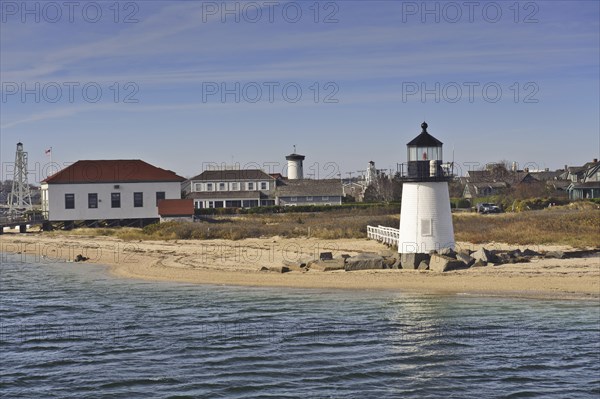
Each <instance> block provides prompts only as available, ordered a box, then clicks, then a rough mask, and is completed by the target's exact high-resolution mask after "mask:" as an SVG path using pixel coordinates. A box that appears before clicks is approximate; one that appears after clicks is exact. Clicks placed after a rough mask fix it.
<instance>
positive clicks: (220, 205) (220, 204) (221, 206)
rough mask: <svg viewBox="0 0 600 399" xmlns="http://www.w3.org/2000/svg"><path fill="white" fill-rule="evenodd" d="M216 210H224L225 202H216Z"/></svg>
mask: <svg viewBox="0 0 600 399" xmlns="http://www.w3.org/2000/svg"><path fill="white" fill-rule="evenodd" d="M215 208H223V201H215Z"/></svg>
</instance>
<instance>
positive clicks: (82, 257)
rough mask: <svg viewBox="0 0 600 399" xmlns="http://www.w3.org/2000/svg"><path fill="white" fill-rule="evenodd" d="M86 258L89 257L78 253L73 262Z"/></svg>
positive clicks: (82, 260) (83, 260)
mask: <svg viewBox="0 0 600 399" xmlns="http://www.w3.org/2000/svg"><path fill="white" fill-rule="evenodd" d="M88 259H89V258H88V257H87V256H83V255H82V254H79V255H77V256H76V257H75V262H85V261H86V260H88Z"/></svg>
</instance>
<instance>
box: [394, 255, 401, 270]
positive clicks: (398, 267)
mask: <svg viewBox="0 0 600 399" xmlns="http://www.w3.org/2000/svg"><path fill="white" fill-rule="evenodd" d="M392 269H402V262H401V261H400V256H398V259H396V262H394V264H393V265H392Z"/></svg>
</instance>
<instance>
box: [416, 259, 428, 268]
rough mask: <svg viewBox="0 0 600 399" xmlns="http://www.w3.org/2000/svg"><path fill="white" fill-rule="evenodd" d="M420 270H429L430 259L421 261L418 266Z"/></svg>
mask: <svg viewBox="0 0 600 399" xmlns="http://www.w3.org/2000/svg"><path fill="white" fill-rule="evenodd" d="M417 269H418V270H429V262H428V261H425V260H423V261H421V263H419V267H417Z"/></svg>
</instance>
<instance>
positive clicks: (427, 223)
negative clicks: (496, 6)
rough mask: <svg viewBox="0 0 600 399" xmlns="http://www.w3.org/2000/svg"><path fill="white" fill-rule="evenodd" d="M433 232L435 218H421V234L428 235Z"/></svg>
mask: <svg viewBox="0 0 600 399" xmlns="http://www.w3.org/2000/svg"><path fill="white" fill-rule="evenodd" d="M432 234H433V219H421V236H423V237H427V236H431V235H432Z"/></svg>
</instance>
